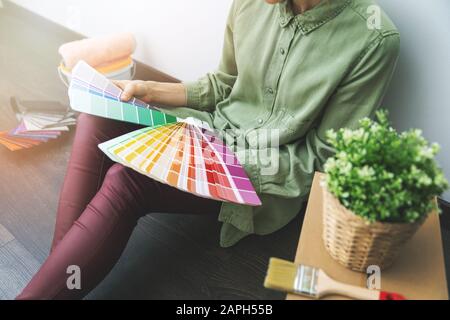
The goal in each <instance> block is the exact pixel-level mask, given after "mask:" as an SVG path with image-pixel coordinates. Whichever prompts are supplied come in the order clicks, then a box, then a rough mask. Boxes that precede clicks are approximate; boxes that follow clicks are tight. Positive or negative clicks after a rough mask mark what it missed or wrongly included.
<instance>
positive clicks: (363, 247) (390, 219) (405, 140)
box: [322, 111, 448, 272]
mask: <svg viewBox="0 0 450 320" xmlns="http://www.w3.org/2000/svg"><path fill="white" fill-rule="evenodd" d="M376 118H377V121H373V120H370V119H368V118H365V119H363V120H361V121H360V126H359V128H358V129H355V130H351V129H340V130H339V131H333V130H330V131H329V132H328V135H327V139H328V142H329V143H330V144H331V145H332V146H333V147H334V149H335V150H336V153H335V155H334V156H333V157H331V158H329V159H328V160H327V162H326V163H325V179H324V181H323V183H322V186H323V194H324V214H323V224H324V225H323V240H324V244H325V247H326V249H327V251H328V252H329V253H330V254H331V256H332V257H333V258H334V259H336V260H337V261H338V262H340V263H341V264H343V265H344V266H346V267H348V268H350V269H352V270H356V271H361V272H365V271H366V268H367V267H368V266H369V265H377V266H379V267H380V268H381V269H382V268H386V267H388V266H389V265H391V264H392V262H393V261H394V258H395V257H396V255H397V254H398V252H399V249H400V248H401V246H402V244H403V243H405V242H406V241H407V240H408V239H409V238H410V237H411V236H412V235H413V234H414V233H415V232H416V231H417V229H418V228H419V227H420V226H421V224H422V223H423V222H424V220H425V219H426V217H427V215H428V214H429V213H431V212H438V211H439V209H438V207H437V204H436V201H435V197H436V196H437V195H440V194H441V193H442V192H443V191H444V190H445V189H446V188H447V187H448V182H447V181H446V179H445V177H444V175H443V172H442V170H441V169H440V168H439V167H438V165H437V164H436V161H435V155H436V154H437V152H438V150H439V146H438V145H437V144H429V143H428V142H427V141H426V140H425V139H424V138H423V137H422V132H421V131H420V130H410V131H407V132H404V133H401V134H399V133H397V132H396V131H395V130H394V129H393V128H392V127H391V126H390V124H389V121H388V117H387V112H386V111H379V112H377V113H376Z"/></svg>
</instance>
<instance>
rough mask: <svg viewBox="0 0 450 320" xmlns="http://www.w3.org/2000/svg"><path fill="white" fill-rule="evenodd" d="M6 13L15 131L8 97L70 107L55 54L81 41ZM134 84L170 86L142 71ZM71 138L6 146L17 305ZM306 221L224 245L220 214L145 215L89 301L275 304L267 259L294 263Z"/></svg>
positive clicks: (1, 84) (4, 219) (1, 160)
mask: <svg viewBox="0 0 450 320" xmlns="http://www.w3.org/2000/svg"><path fill="white" fill-rule="evenodd" d="M3 5H4V7H3V8H0V112H1V113H0V114H1V115H0V130H7V129H10V128H12V127H13V126H14V125H16V121H15V119H14V116H13V114H12V113H11V111H10V110H9V97H10V96H13V95H16V96H18V97H20V98H22V99H43V100H57V101H60V102H62V103H65V104H67V96H66V88H65V87H64V86H63V85H62V84H61V82H60V81H59V79H58V76H57V72H56V67H57V65H58V63H59V59H60V58H59V56H58V53H57V48H58V47H59V45H60V44H62V43H64V42H67V41H71V40H74V39H78V38H79V35H77V34H75V33H72V32H69V31H67V30H65V29H63V28H61V27H59V26H56V25H54V24H52V23H50V22H47V21H46V20H44V19H42V18H39V17H36V16H34V15H32V14H30V13H27V12H26V11H24V10H22V9H18V8H17V7H16V6H14V5H11V4H9V3H8V2H7V1H3ZM137 77H138V78H141V79H150V78H151V79H154V80H167V81H170V80H173V79H172V78H170V77H167V76H164V75H163V74H161V73H159V72H157V71H155V70H153V69H151V68H148V67H144V66H142V65H140V67H139V70H138V74H137ZM72 139H73V132H72V133H69V134H66V135H65V136H63V137H62V138H61V139H59V140H58V141H55V142H51V143H49V144H47V145H44V146H41V147H38V148H35V149H32V150H26V151H20V152H16V153H12V152H9V151H7V150H5V149H4V148H1V149H0V299H11V298H14V297H15V295H16V294H17V293H18V292H19V291H20V290H21V289H22V288H23V287H24V285H25V284H26V283H27V281H28V280H29V279H30V278H31V276H32V275H33V274H34V273H35V272H36V270H37V269H38V268H39V266H40V265H41V264H42V262H43V261H44V260H45V258H46V256H47V253H48V250H49V247H50V241H51V237H52V233H53V226H54V221H55V211H56V206H57V201H58V193H59V189H60V187H61V184H62V181H63V179H64V172H65V169H66V165H67V160H68V157H69V154H70V151H71V143H72ZM300 225H301V217H300V216H299V218H298V219H296V220H295V221H293V222H292V223H291V224H290V225H288V226H287V227H286V228H284V229H283V230H282V231H280V232H278V233H275V234H273V235H271V236H267V237H250V238H248V239H246V240H244V241H242V243H240V244H239V245H238V246H236V247H234V248H231V249H222V248H220V247H219V246H218V237H219V228H220V226H219V224H218V223H217V221H216V219H215V217H211V218H204V217H197V216H181V215H180V216H178V215H170V216H167V215H160V214H153V215H151V216H148V217H146V218H145V219H142V220H141V221H140V223H139V225H138V227H137V229H136V231H135V232H134V234H133V236H132V239H131V241H130V242H129V245H128V247H127V248H126V251H125V253H124V255H123V257H122V258H121V260H120V262H119V263H118V265H117V266H116V267H115V268H114V270H113V271H112V272H111V274H110V275H109V276H108V277H107V279H105V281H104V282H103V283H102V284H101V285H100V286H99V287H98V288H97V289H96V290H95V291H93V292H92V293H91V294H90V295H89V296H88V299H279V298H284V295H283V294H279V293H276V292H273V291H268V290H265V289H264V288H263V287H262V283H263V278H264V274H265V271H266V267H267V262H268V258H269V257H271V256H278V257H281V258H286V259H293V255H294V252H295V248H296V246H297V240H298V237H299V232H300Z"/></svg>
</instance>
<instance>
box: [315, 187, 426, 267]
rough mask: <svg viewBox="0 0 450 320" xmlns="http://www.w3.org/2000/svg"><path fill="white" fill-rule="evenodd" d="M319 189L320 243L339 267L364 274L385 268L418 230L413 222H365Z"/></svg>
mask: <svg viewBox="0 0 450 320" xmlns="http://www.w3.org/2000/svg"><path fill="white" fill-rule="evenodd" d="M322 190H323V199H324V205H323V233H322V237H323V241H324V244H325V248H326V250H327V251H328V253H329V254H330V255H331V256H332V257H333V258H334V259H335V260H336V261H338V262H339V263H340V264H342V265H343V266H345V267H347V268H349V269H351V270H354V271H359V272H366V270H367V267H368V266H370V265H377V266H379V267H380V268H381V269H383V268H387V267H389V266H390V265H391V264H392V263H393V262H394V259H395V257H396V256H397V254H398V252H399V250H400V249H401V246H402V245H403V244H404V243H405V242H406V241H407V240H409V239H410V238H411V237H412V236H413V235H414V233H415V232H416V231H417V230H418V229H419V227H420V226H421V225H422V223H423V222H424V220H425V219H422V220H420V221H418V222H415V223H381V222H374V223H368V222H367V221H366V220H364V219H363V218H361V217H359V216H357V215H355V214H354V213H353V212H351V211H350V210H348V209H346V208H345V207H344V206H343V205H342V204H341V203H340V202H339V200H338V199H337V198H336V197H334V196H333V195H332V194H331V193H330V192H329V191H328V189H327V188H326V186H323V187H322Z"/></svg>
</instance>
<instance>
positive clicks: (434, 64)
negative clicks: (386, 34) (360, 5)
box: [378, 0, 450, 201]
mask: <svg viewBox="0 0 450 320" xmlns="http://www.w3.org/2000/svg"><path fill="white" fill-rule="evenodd" d="M378 2H379V3H380V4H381V5H382V6H383V8H384V9H385V10H386V12H387V13H388V14H389V15H390V16H391V18H392V20H393V21H394V22H395V24H396V25H397V27H398V29H399V30H400V34H401V52H400V59H399V63H398V66H397V70H396V72H395V74H394V78H393V80H392V85H391V87H390V88H389V92H388V94H387V97H386V99H385V102H384V106H385V107H387V108H389V109H390V112H391V113H390V115H391V119H392V120H393V122H394V125H395V127H397V128H398V129H399V130H407V129H409V128H421V129H423V133H424V136H425V137H426V138H427V139H428V140H430V141H433V142H438V143H439V144H440V145H441V147H442V149H441V152H440V154H439V156H438V161H439V163H440V165H441V166H442V167H443V169H444V171H445V173H446V177H447V178H448V179H450V41H449V40H450V36H449V34H450V1H448V0H433V1H429V2H427V4H426V5H424V2H423V1H422V0H408V1H407V2H408V5H405V0H378ZM443 198H444V199H445V200H447V201H450V190H449V191H447V192H446V193H445V195H444V196H443Z"/></svg>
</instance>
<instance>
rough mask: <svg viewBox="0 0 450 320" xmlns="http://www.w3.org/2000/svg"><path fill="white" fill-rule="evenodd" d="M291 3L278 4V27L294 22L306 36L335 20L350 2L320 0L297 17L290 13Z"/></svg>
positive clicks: (289, 1) (287, 0)
mask: <svg viewBox="0 0 450 320" xmlns="http://www.w3.org/2000/svg"><path fill="white" fill-rule="evenodd" d="M291 1H292V0H285V1H283V2H280V3H279V4H278V6H279V11H280V26H281V27H282V28H284V27H286V26H288V25H289V24H290V23H291V22H292V21H294V22H295V24H296V26H297V27H298V28H299V29H300V30H301V32H302V33H303V34H308V33H310V32H312V31H314V30H315V29H317V28H319V27H320V26H322V25H323V24H325V23H327V22H328V21H330V20H332V19H333V18H335V17H336V16H337V15H338V14H339V13H341V12H342V10H344V9H345V7H347V6H348V5H349V4H350V3H351V1H352V0H322V1H321V2H320V3H319V4H318V5H316V6H315V7H314V8H312V9H310V10H308V11H306V12H304V13H302V14H299V15H295V14H294V12H293V11H292V7H291Z"/></svg>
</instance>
